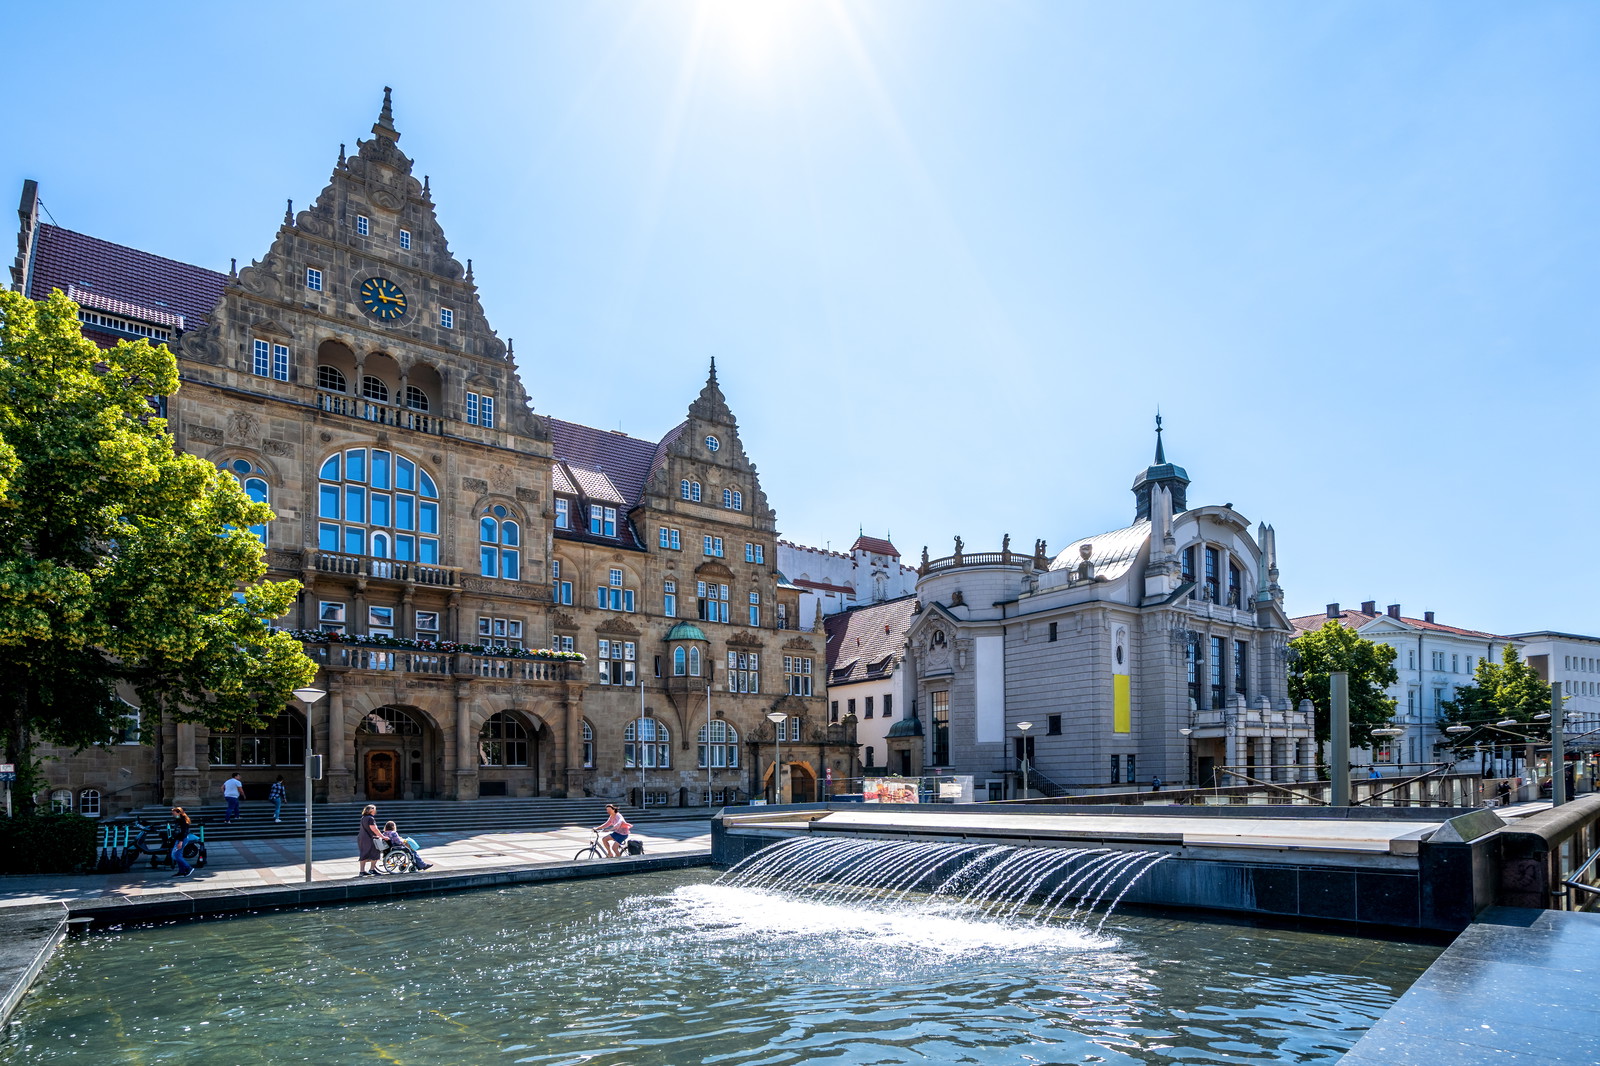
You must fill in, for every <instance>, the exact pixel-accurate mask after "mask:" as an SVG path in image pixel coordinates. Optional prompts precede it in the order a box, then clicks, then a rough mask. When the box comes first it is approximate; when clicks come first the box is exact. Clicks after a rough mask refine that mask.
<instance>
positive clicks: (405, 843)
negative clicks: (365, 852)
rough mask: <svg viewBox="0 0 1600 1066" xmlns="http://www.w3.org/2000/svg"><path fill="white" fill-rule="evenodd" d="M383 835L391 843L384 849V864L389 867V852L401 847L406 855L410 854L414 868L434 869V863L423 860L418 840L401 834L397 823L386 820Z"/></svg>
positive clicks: (385, 840)
mask: <svg viewBox="0 0 1600 1066" xmlns="http://www.w3.org/2000/svg"><path fill="white" fill-rule="evenodd" d="M382 835H383V839H384V842H385V843H387V844H388V845H389V846H388V848H386V849H385V851H384V857H383V864H384V866H385V867H388V866H389V865H390V862H389V852H390V851H393V850H395V849H399V850H400V851H402V852H404V853H405V854H406V855H408V856H409V857H410V860H411V861H410V865H411V867H412V868H413V869H417V870H431V869H433V863H431V862H425V861H424V860H423V858H422V853H421V852H420V851H418V850H417V842H416V841H415V840H411V839H410V838H408V837H403V836H401V835H400V830H399V829H398V828H397V827H396V826H395V824H394V823H393V822H384V823H383V834H382ZM396 865H399V863H396Z"/></svg>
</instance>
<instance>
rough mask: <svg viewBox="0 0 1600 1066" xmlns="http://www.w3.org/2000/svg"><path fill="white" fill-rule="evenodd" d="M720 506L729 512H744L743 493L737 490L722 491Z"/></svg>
mask: <svg viewBox="0 0 1600 1066" xmlns="http://www.w3.org/2000/svg"><path fill="white" fill-rule="evenodd" d="M722 506H724V507H726V508H727V509H728V510H730V511H742V510H744V493H742V492H740V491H739V490H738V489H723V490H722Z"/></svg>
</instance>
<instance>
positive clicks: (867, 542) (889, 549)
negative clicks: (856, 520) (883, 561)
mask: <svg viewBox="0 0 1600 1066" xmlns="http://www.w3.org/2000/svg"><path fill="white" fill-rule="evenodd" d="M850 550H851V551H857V550H860V551H864V552H870V553H871V554H873V555H887V556H890V557H891V558H894V559H898V558H900V549H899V548H896V547H895V546H894V545H893V544H890V543H889V542H888V541H886V540H879V539H878V538H877V537H867V536H861V537H857V538H856V542H855V543H854V544H852V545H850Z"/></svg>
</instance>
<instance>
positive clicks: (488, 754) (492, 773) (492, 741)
mask: <svg viewBox="0 0 1600 1066" xmlns="http://www.w3.org/2000/svg"><path fill="white" fill-rule="evenodd" d="M554 751H555V734H554V733H552V732H551V730H550V727H549V725H548V724H547V723H546V722H545V721H544V720H543V719H542V718H540V717H539V716H538V715H536V714H533V713H531V712H529V711H523V710H517V709H515V708H506V709H504V710H497V711H492V712H490V713H488V714H486V715H484V717H483V720H482V721H481V722H480V723H479V724H478V729H477V749H476V752H475V755H476V757H477V771H478V795H479V796H480V797H498V796H517V797H530V796H540V795H543V794H544V793H545V792H546V791H548V790H549V789H550V788H551V787H552V782H553V780H554V779H553V778H552V776H551V775H552V774H553V773H555V769H554V768H553V767H552V766H551V765H550V760H551V759H552V758H553V757H554ZM555 787H560V786H559V783H556V785H555Z"/></svg>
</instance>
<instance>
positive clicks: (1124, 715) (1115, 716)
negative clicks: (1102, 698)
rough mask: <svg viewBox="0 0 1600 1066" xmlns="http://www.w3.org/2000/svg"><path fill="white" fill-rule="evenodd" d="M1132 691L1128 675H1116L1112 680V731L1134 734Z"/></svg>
mask: <svg viewBox="0 0 1600 1066" xmlns="http://www.w3.org/2000/svg"><path fill="white" fill-rule="evenodd" d="M1131 692H1132V689H1131V687H1130V685H1129V678H1128V675H1127V674H1114V675H1112V678H1111V731H1112V732H1113V733H1131V732H1133V699H1132V696H1131V694H1130V693H1131Z"/></svg>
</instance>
